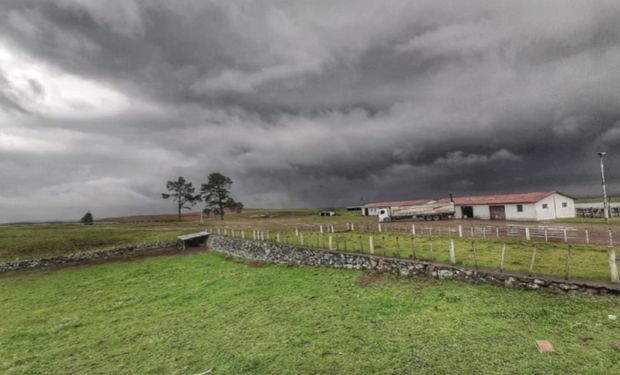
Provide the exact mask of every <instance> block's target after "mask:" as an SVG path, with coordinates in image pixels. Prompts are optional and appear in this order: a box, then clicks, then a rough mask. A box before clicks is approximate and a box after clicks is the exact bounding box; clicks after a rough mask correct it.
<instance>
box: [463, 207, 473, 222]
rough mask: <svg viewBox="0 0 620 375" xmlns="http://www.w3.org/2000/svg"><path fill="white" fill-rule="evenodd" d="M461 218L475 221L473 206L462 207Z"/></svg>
mask: <svg viewBox="0 0 620 375" xmlns="http://www.w3.org/2000/svg"><path fill="white" fill-rule="evenodd" d="M461 217H462V218H463V219H473V218H474V208H473V207H472V206H463V207H461Z"/></svg>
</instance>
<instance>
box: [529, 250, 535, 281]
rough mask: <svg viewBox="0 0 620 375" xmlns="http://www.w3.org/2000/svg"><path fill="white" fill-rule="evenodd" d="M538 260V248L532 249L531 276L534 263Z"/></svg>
mask: <svg viewBox="0 0 620 375" xmlns="http://www.w3.org/2000/svg"><path fill="white" fill-rule="evenodd" d="M535 262H536V248H535V247H534V248H533V249H532V261H531V262H530V276H531V275H532V273H533V272H534V263H535Z"/></svg>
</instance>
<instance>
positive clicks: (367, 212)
mask: <svg viewBox="0 0 620 375" xmlns="http://www.w3.org/2000/svg"><path fill="white" fill-rule="evenodd" d="M429 202H432V200H430V199H416V200H408V201H394V202H378V203H368V204H366V205H363V206H362V215H364V216H378V215H379V211H381V209H382V208H388V207H406V206H417V205H421V204H427V203H429Z"/></svg>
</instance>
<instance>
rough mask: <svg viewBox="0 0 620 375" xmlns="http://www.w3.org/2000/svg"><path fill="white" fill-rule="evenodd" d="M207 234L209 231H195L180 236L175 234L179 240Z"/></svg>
mask: <svg viewBox="0 0 620 375" xmlns="http://www.w3.org/2000/svg"><path fill="white" fill-rule="evenodd" d="M209 234H210V233H209V232H206V231H202V232H197V233H190V234H183V235H181V236H177V239H179V240H181V241H187V240H192V239H194V238H200V237H207V236H208V235H209Z"/></svg>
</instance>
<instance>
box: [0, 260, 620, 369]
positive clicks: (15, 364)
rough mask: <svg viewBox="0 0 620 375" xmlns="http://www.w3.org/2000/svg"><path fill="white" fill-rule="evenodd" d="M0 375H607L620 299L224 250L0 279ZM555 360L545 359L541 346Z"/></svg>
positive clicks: (614, 358) (613, 358)
mask: <svg viewBox="0 0 620 375" xmlns="http://www.w3.org/2000/svg"><path fill="white" fill-rule="evenodd" d="M0 309H1V311H2V319H1V320H0V373H2V374H26V373H27V374H69V373H73V374H85V373H89V374H112V373H114V374H116V373H124V374H175V373H178V374H196V373H202V372H205V371H208V370H211V373H213V374H243V373H253V374H299V373H316V374H319V373H320V374H337V373H339V374H401V373H417V374H448V373H449V374H455V373H467V374H473V373H476V374H532V373H555V374H611V373H618V368H619V367H618V366H619V365H620V356H619V354H618V352H617V349H614V345H620V343H618V340H620V321H611V320H609V319H608V318H607V315H608V314H617V315H620V300H619V299H617V298H611V297H607V298H606V297H589V296H577V295H573V296H567V295H551V294H544V293H536V292H526V291H519V290H511V289H503V288H497V287H492V286H485V285H472V284H466V283H460V282H451V281H437V280H431V279H417V278H416V279H398V278H395V277H392V276H389V275H381V274H367V273H363V272H361V271H355V270H334V269H317V268H309V267H286V266H275V265H269V266H262V265H256V264H253V265H250V264H245V263H241V262H239V261H231V260H225V259H224V258H223V257H222V256H220V255H218V254H214V253H209V254H204V253H203V254H197V255H189V256H172V257H159V258H148V259H144V260H139V261H134V262H129V263H113V264H105V265H97V266H85V267H70V268H66V269H61V270H55V271H49V270H37V271H28V272H18V273H11V274H5V275H2V276H0ZM540 339H547V340H550V341H551V342H552V343H553V345H554V346H555V348H556V351H557V352H556V353H554V354H550V355H548V354H547V355H543V354H540V353H538V351H537V349H536V347H535V340H540Z"/></svg>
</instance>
